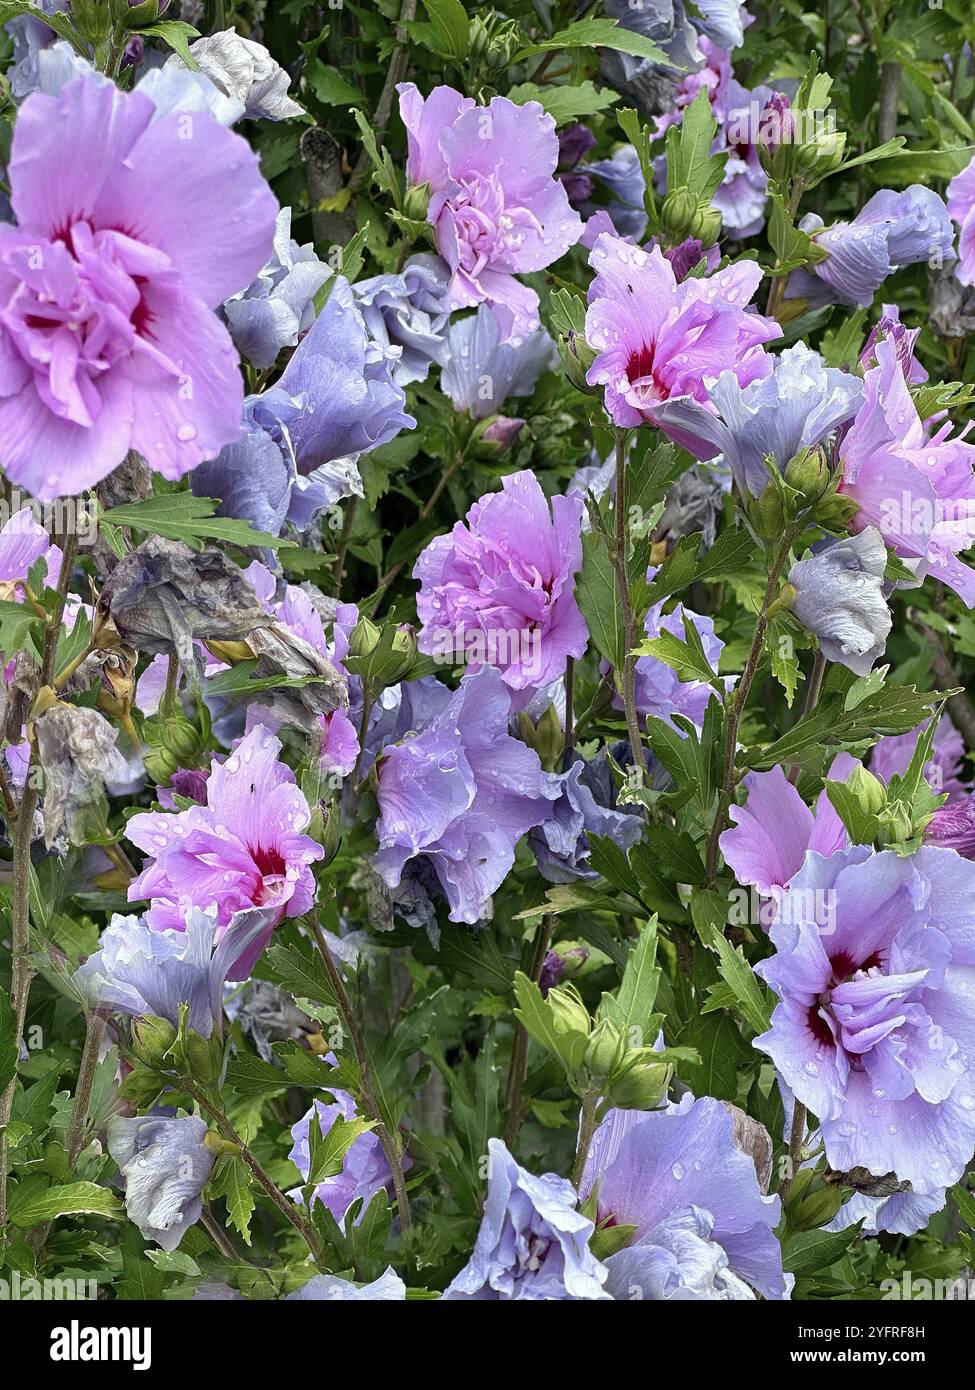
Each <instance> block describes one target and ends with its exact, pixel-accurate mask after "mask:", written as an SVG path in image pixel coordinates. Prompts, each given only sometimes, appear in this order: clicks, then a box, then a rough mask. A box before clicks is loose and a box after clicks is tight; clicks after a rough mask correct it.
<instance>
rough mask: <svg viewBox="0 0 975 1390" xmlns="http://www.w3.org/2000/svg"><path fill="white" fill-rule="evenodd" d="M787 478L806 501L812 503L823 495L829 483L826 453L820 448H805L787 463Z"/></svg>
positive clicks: (789, 483) (790, 485)
mask: <svg viewBox="0 0 975 1390" xmlns="http://www.w3.org/2000/svg"><path fill="white" fill-rule="evenodd" d="M785 480H786V482H787V483H788V485H789V487H791V488H794V489H795V491H796V492H798V493H799V494H800V495H801V496H802V498H803V500H804V501H806V502H809V503H812V502H815V501H816V500H817V499H818V498H820V497H821V496H822V495H823V492H824V491H825V489H826V487H827V485H828V483H829V469H828V467H827V465H826V455H825V453H824V452H823V450H822V449H820V448H815V449H803V450H801V452H800V453H798V454H796V455H795V457H794V458H791V459H790V460H789V462H788V463H787V464H786V468H785Z"/></svg>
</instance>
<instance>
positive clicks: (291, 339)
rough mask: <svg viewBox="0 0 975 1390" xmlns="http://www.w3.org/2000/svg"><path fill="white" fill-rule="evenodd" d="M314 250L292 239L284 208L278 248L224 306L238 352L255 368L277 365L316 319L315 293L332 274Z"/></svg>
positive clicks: (276, 238)
mask: <svg viewBox="0 0 975 1390" xmlns="http://www.w3.org/2000/svg"><path fill="white" fill-rule="evenodd" d="M331 273H332V272H331V271H330V270H329V268H328V266H327V265H326V264H325V263H324V261H320V260H319V259H318V257H317V256H316V255H315V249H314V247H313V246H312V245H311V244H310V243H309V244H308V245H307V246H299V245H298V243H297V242H296V241H292V239H291V209H290V208H282V209H281V211H280V212H279V213H278V220H277V223H276V224H275V229H274V250H273V251H272V253H271V257H270V259H269V260H268V262H267V264H266V265H264V266H262V268H261V269H260V270H259V271H258V273H257V276H256V278H255V279H254V280H253V282H252V283H251V284H250V285H248V287H247V289H245V290H241V291H240V292H239V293H238V294H235V295H234V296H233V297H232V298H230V299H228V300H227V302H226V303H225V304H224V306H223V312H224V314H225V316H226V319H227V326H228V328H229V329H230V336H231V338H233V340H234V343H235V344H236V347H237V351H238V352H239V353H240V354H241V356H242V357H246V358H247V360H248V362H250V363H252V364H253V366H255V367H261V368H265V369H266V368H268V367H273V366H274V363H275V362H276V361H277V358H278V354H279V352H280V351H281V349H282V348H285V347H295V346H296V344H297V342H298V339H299V337H300V336H301V335H302V334H303V333H306V332H307V331H308V329H309V328H310V327H311V325H312V323H313V322H314V320H315V302H314V301H315V295H316V294H317V292H318V291H319V290H320V289H321V287H322V285H324V283H325V281H326V280H327V279H328V278H329V276H330V275H331Z"/></svg>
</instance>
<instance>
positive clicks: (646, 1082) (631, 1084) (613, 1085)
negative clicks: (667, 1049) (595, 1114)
mask: <svg viewBox="0 0 975 1390" xmlns="http://www.w3.org/2000/svg"><path fill="white" fill-rule="evenodd" d="M670 1073H671V1068H670V1067H669V1066H668V1065H667V1064H666V1063H665V1062H638V1063H637V1064H636V1065H635V1066H632V1067H629V1068H628V1069H627V1070H626V1071H625V1072H623V1074H622V1075H621V1076H619V1077H618V1078H614V1079H613V1080H612V1081H611V1082H610V1086H609V1090H608V1091H607V1092H606V1098H607V1100H608V1101H609V1102H610V1104H611V1105H615V1106H616V1107H617V1109H619V1110H652V1109H653V1108H654V1107H655V1106H657V1105H659V1104H660V1102H661V1101H662V1100H663V1098H664V1096H665V1095H666V1093H667V1086H668V1084H669V1082H670Z"/></svg>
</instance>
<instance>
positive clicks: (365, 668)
mask: <svg viewBox="0 0 975 1390" xmlns="http://www.w3.org/2000/svg"><path fill="white" fill-rule="evenodd" d="M415 660H416V634H415V633H414V631H413V629H412V627H410V625H409V624H408V623H399V624H393V623H386V624H384V625H383V626H382V627H379V626H378V624H376V623H374V622H373V621H372V619H371V618H360V619H359V621H358V623H356V625H355V628H354V629H353V632H352V636H351V637H350V638H349V654H348V656H347V657H346V658H345V662H344V665H345V668H346V670H347V671H349V672H351V674H352V675H354V676H362V677H363V678H364V679H366V680H368V681H370V682H372V683H374V684H375V685H377V686H387V685H395V684H396V683H397V681H401V680H402V679H403V677H404V676H405V675H406V673H407V672H408V671H409V669H410V667H411V666H412V665H413V663H414V661H415Z"/></svg>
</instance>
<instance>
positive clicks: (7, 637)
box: [0, 599, 40, 656]
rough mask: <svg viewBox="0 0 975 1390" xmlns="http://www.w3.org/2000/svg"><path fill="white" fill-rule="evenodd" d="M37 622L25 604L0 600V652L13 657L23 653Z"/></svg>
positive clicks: (11, 600)
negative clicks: (20, 652)
mask: <svg viewBox="0 0 975 1390" xmlns="http://www.w3.org/2000/svg"><path fill="white" fill-rule="evenodd" d="M38 622H40V619H39V618H38V617H37V616H36V615H35V613H34V610H33V609H32V608H30V607H28V605H27V604H26V603H15V602H14V600H13V599H0V652H2V653H3V655H4V656H14V655H16V653H17V652H19V651H23V649H24V647H25V645H26V643H27V639H28V636H29V635H30V631H31V628H32V627H33V626H34V625H35V623H38Z"/></svg>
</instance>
